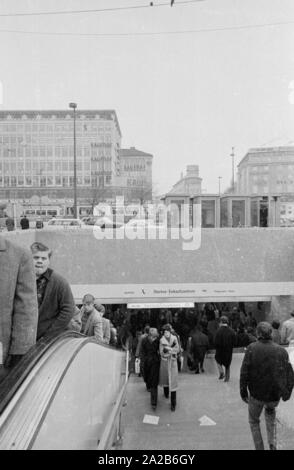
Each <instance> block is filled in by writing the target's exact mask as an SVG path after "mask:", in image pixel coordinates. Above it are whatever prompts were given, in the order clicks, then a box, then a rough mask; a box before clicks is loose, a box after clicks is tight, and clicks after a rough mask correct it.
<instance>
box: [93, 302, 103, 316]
mask: <svg viewBox="0 0 294 470" xmlns="http://www.w3.org/2000/svg"><path fill="white" fill-rule="evenodd" d="M94 307H95V309H96V310H97V312H100V313H102V314H103V315H104V313H105V307H104V305H101V304H98V303H96V302H95V303H94Z"/></svg>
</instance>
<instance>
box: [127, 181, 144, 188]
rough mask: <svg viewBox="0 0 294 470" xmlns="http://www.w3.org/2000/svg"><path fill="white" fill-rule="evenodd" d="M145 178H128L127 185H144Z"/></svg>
mask: <svg viewBox="0 0 294 470" xmlns="http://www.w3.org/2000/svg"><path fill="white" fill-rule="evenodd" d="M146 183H147V182H146V180H138V179H128V180H127V186H140V187H142V186H146Z"/></svg>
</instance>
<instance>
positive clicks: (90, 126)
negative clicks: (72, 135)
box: [0, 119, 112, 134]
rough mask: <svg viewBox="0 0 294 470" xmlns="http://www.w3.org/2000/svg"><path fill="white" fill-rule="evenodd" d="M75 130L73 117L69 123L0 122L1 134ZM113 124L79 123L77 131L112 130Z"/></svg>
mask: <svg viewBox="0 0 294 470" xmlns="http://www.w3.org/2000/svg"><path fill="white" fill-rule="evenodd" d="M72 130H73V119H72V121H71V122H70V123H68V124H59V123H56V124H36V123H33V124H30V123H27V124H0V134H2V133H3V134H4V133H9V132H18V133H31V132H38V133H53V132H72ZM111 130H112V126H111V125H109V124H108V125H101V124H99V125H97V124H95V123H88V122H87V123H77V124H76V131H77V132H89V131H92V132H105V131H106V132H111Z"/></svg>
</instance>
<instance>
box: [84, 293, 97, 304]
mask: <svg viewBox="0 0 294 470" xmlns="http://www.w3.org/2000/svg"><path fill="white" fill-rule="evenodd" d="M85 302H93V303H94V302H95V297H94V296H93V295H92V294H86V295H84V297H83V303H85Z"/></svg>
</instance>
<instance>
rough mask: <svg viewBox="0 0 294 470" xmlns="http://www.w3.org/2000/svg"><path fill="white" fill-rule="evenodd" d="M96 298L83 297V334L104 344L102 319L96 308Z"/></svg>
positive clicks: (87, 295)
mask: <svg viewBox="0 0 294 470" xmlns="http://www.w3.org/2000/svg"><path fill="white" fill-rule="evenodd" d="M94 302H95V298H94V297H93V295H92V294H86V295H84V297H83V307H82V310H81V313H82V329H81V333H83V334H84V335H86V336H91V337H94V338H95V339H96V340H97V341H99V342H101V343H102V342H103V326H102V317H101V315H100V313H99V312H97V310H96V309H95V307H94Z"/></svg>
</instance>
